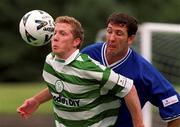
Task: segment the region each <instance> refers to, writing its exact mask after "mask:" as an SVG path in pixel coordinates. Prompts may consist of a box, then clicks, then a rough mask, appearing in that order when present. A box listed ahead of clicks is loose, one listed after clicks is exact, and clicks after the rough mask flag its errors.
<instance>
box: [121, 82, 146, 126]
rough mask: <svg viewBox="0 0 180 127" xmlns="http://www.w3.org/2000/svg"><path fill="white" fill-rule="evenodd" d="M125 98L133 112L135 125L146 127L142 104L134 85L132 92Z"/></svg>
mask: <svg viewBox="0 0 180 127" xmlns="http://www.w3.org/2000/svg"><path fill="white" fill-rule="evenodd" d="M124 100H125V102H126V105H127V107H128V109H129V111H130V113H131V117H132V120H133V125H134V127H144V124H143V117H142V111H141V105H140V102H139V98H138V94H137V91H136V88H135V86H134V85H133V86H132V88H131V90H130V92H129V93H128V94H127V95H126V96H125V97H124Z"/></svg>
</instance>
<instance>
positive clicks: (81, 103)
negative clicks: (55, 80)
mask: <svg viewBox="0 0 180 127" xmlns="http://www.w3.org/2000/svg"><path fill="white" fill-rule="evenodd" d="M51 94H52V95H53V97H54V96H55V97H59V94H56V93H53V92H51ZM96 99H97V98H91V99H87V98H86V99H77V100H79V106H84V105H88V104H90V103H92V102H93V101H94V100H96ZM71 100H73V99H71ZM60 105H64V106H66V107H68V106H69V107H74V106H70V105H67V104H66V103H64V104H63V103H60Z"/></svg>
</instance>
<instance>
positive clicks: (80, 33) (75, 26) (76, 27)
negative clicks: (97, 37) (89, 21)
mask: <svg viewBox="0 0 180 127" xmlns="http://www.w3.org/2000/svg"><path fill="white" fill-rule="evenodd" d="M56 23H67V24H70V25H71V26H72V34H73V36H74V38H79V39H80V40H81V42H80V44H79V46H78V47H77V48H80V47H81V46H82V44H83V41H84V29H83V27H82V25H81V23H80V22H79V21H78V20H77V19H75V18H73V17H70V16H59V17H57V18H56V20H55V24H56Z"/></svg>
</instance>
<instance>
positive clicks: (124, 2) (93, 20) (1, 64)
mask: <svg viewBox="0 0 180 127" xmlns="http://www.w3.org/2000/svg"><path fill="white" fill-rule="evenodd" d="M179 6H180V2H179V1H178V0H158V1H157V0H151V1H143V0H136V1H134V0H66V1H65V0H51V1H49V0H31V1H24V0H1V1H0V16H1V18H0V37H1V40H0V70H1V76H0V82H3V81H8V82H10V81H13V82H14V81H40V80H41V79H42V78H41V73H42V68H43V64H44V59H45V56H46V55H47V53H48V52H50V45H46V46H43V47H32V46H29V45H28V44H26V43H25V42H24V41H23V40H22V39H21V36H20V34H19V28H18V27H19V22H20V19H21V18H22V16H23V15H24V14H25V13H27V12H28V11H31V10H34V9H40V10H44V11H46V12H48V13H49V14H51V15H52V16H53V17H54V18H55V17H57V16H59V15H69V16H74V17H75V18H77V19H78V20H80V21H81V23H82V25H83V27H84V29H85V44H84V45H83V46H86V45H87V44H90V43H92V42H93V41H94V39H95V35H96V32H97V31H98V30H99V29H101V28H104V27H105V21H106V18H107V16H109V14H111V13H112V12H115V11H121V12H125V13H128V14H130V15H133V16H134V17H136V18H137V19H138V20H139V21H140V23H141V22H147V21H151V22H166V23H168V22H169V23H179V22H180V16H179V15H178V12H179V9H180V8H178V7H179Z"/></svg>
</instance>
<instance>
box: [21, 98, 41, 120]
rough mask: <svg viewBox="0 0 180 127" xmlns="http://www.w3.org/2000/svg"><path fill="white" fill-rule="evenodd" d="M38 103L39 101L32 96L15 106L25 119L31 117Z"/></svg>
mask: <svg viewBox="0 0 180 127" xmlns="http://www.w3.org/2000/svg"><path fill="white" fill-rule="evenodd" d="M39 105H40V104H39V102H38V101H37V100H36V99H35V98H33V97H32V98H29V99H27V100H25V101H24V103H23V104H22V105H21V106H20V107H18V108H17V112H18V113H19V114H20V115H21V117H22V118H23V119H27V118H29V117H31V115H32V113H33V112H35V111H36V110H37V109H38V107H39Z"/></svg>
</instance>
